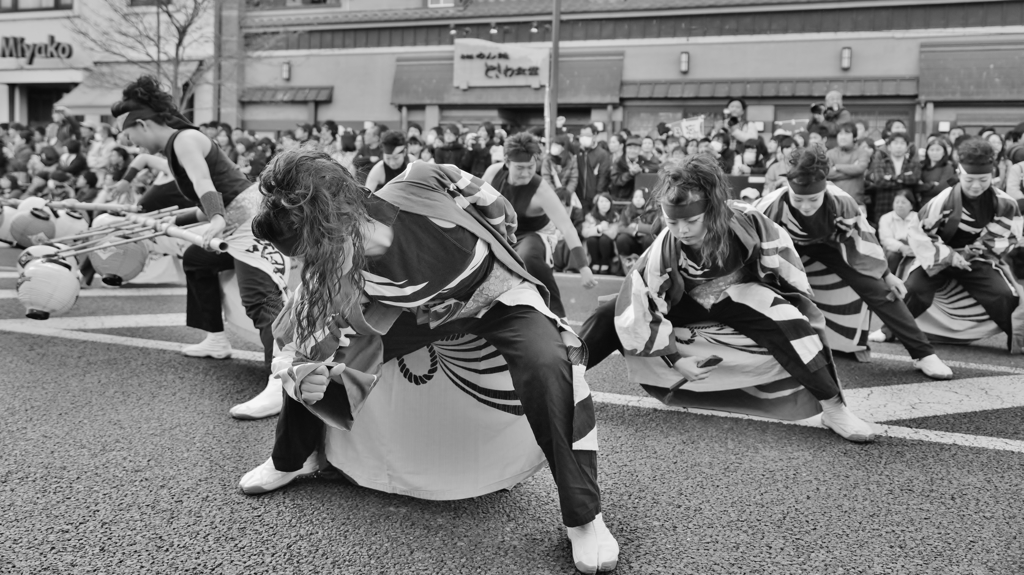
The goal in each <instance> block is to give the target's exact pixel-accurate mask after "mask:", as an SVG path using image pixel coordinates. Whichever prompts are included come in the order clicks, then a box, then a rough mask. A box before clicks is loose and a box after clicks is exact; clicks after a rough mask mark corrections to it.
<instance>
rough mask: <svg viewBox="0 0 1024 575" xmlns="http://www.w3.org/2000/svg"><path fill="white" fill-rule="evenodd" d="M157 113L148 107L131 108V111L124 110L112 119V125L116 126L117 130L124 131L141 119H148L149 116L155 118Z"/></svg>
mask: <svg viewBox="0 0 1024 575" xmlns="http://www.w3.org/2000/svg"><path fill="white" fill-rule="evenodd" d="M159 115H160V114H159V113H157V112H156V111H154V110H151V109H149V108H143V109H141V110H132V111H131V112H126V113H124V114H121V115H120V116H118V117H117V119H116V120H114V127H115V128H117V131H118V132H121V131H124V129H125V128H130V127H132V126H134V125H135V124H136V123H138V122H139V121H141V120H148V119H150V118H155V117H156V116H159Z"/></svg>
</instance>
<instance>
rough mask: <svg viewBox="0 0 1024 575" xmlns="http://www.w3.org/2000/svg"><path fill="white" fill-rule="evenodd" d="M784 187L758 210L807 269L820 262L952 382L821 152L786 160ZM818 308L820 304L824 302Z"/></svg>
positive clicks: (928, 371)
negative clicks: (784, 236)
mask: <svg viewBox="0 0 1024 575" xmlns="http://www.w3.org/2000/svg"><path fill="white" fill-rule="evenodd" d="M789 164H790V171H789V177H788V179H789V187H786V188H782V189H781V190H777V191H775V192H772V193H771V194H769V195H768V196H765V197H764V198H762V199H761V200H760V201H759V202H758V204H757V208H758V209H759V210H760V211H762V212H763V213H764V214H765V215H766V216H768V218H769V219H771V220H772V221H774V222H775V223H777V224H779V225H780V226H782V227H783V228H785V229H786V231H787V232H789V235H790V236H791V237H792V238H793V242H794V243H795V244H796V249H797V251H798V252H799V253H800V255H801V256H802V257H803V258H804V260H805V261H804V264H805V265H807V266H808V267H809V266H810V264H811V263H812V262H815V261H816V262H820V263H821V264H822V265H823V266H824V267H825V268H826V269H827V270H828V271H830V272H832V273H834V274H835V275H836V276H838V277H839V279H840V280H841V281H842V283H844V284H846V285H847V286H849V287H850V289H852V290H853V291H854V292H855V293H856V294H857V295H858V296H860V298H861V300H862V301H863V303H864V304H866V305H867V307H868V308H869V309H870V310H871V311H873V312H874V313H876V314H878V316H879V317H880V318H881V319H882V321H883V322H885V325H886V326H888V327H889V329H890V330H892V332H893V334H895V336H896V338H897V339H899V340H900V343H902V344H903V347H905V348H906V349H907V352H908V353H909V354H910V357H911V358H913V360H914V367H916V368H917V369H919V370H921V371H922V372H923V373H924V374H925V375H926V376H928V377H930V378H932V379H953V371H952V370H950V369H949V367H947V366H946V364H945V363H943V362H942V360H941V359H939V356H937V355H936V354H935V348H934V347H933V346H932V344H931V342H929V341H928V337H927V336H925V335H924V333H923V332H922V331H921V328H919V327H918V326H917V323H916V322H915V321H914V316H912V315H911V313H910V311H909V310H908V309H907V305H906V304H905V303H903V298H904V296H906V294H907V289H906V287H904V285H903V281H902V280H900V278H898V277H896V276H895V275H894V274H892V273H891V272H890V271H889V267H888V261H887V260H886V258H885V252H884V251H883V250H882V246H880V245H879V244H878V238H876V237H875V230H874V228H872V227H871V225H870V224H868V223H867V220H865V219H864V216H862V215H861V213H860V210H859V208H858V207H857V202H856V201H855V200H854V199H853V197H852V196H850V195H849V194H847V193H846V192H844V191H843V190H841V189H839V188H838V187H836V186H835V185H834V184H830V183H829V182H828V181H827V180H826V179H825V178H826V177H827V175H828V173H829V170H830V167H829V166H830V164H829V159H828V156H826V155H825V149H824V148H823V147H821V146H810V147H808V148H805V149H803V150H798V151H796V152H793V154H792V155H791V156H790V157H789ZM820 305H822V306H824V305H825V304H824V303H821V304H820Z"/></svg>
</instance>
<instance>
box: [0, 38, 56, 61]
mask: <svg viewBox="0 0 1024 575" xmlns="http://www.w3.org/2000/svg"><path fill="white" fill-rule="evenodd" d="M73 55H74V49H73V48H72V47H71V44H68V43H65V42H57V41H56V40H55V39H54V37H53V36H50V37H49V39H48V40H47V41H46V42H36V43H34V44H33V43H29V42H26V41H25V38H24V37H21V36H0V58H18V59H21V60H26V61H27V64H28V65H29V66H31V65H32V63H33V62H35V60H36V58H49V59H58V58H59V59H61V60H70V59H71V57H72V56H73Z"/></svg>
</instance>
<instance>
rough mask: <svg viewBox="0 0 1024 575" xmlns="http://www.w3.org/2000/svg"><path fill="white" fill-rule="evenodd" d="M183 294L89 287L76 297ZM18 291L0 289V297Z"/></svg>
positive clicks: (172, 290) (175, 289)
mask: <svg viewBox="0 0 1024 575" xmlns="http://www.w3.org/2000/svg"><path fill="white" fill-rule="evenodd" d="M175 295H180V296H184V295H185V288H183V287H162V288H143V287H138V288H133V287H128V288H91V289H84V290H82V291H81V292H79V293H78V297H125V296H129V297H140V296H147V297H164V296H175ZM17 298H18V292H17V291H15V290H12V289H0V299H17Z"/></svg>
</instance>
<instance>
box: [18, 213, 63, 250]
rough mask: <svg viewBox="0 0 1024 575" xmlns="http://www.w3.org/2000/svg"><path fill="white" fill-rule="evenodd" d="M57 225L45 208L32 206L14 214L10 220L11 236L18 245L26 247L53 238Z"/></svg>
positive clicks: (43, 242)
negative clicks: (27, 209)
mask: <svg viewBox="0 0 1024 575" xmlns="http://www.w3.org/2000/svg"><path fill="white" fill-rule="evenodd" d="M56 229H57V227H56V226H55V225H54V223H53V216H51V215H50V211H49V210H47V209H45V208H32V209H31V210H29V211H27V212H21V213H19V214H18V215H16V216H14V221H12V222H11V236H12V237H14V242H15V243H17V244H18V245H19V246H22V247H28V246H34V245H37V244H45V243H46V242H48V241H50V240H52V239H53V238H54V234H55V233H56Z"/></svg>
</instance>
